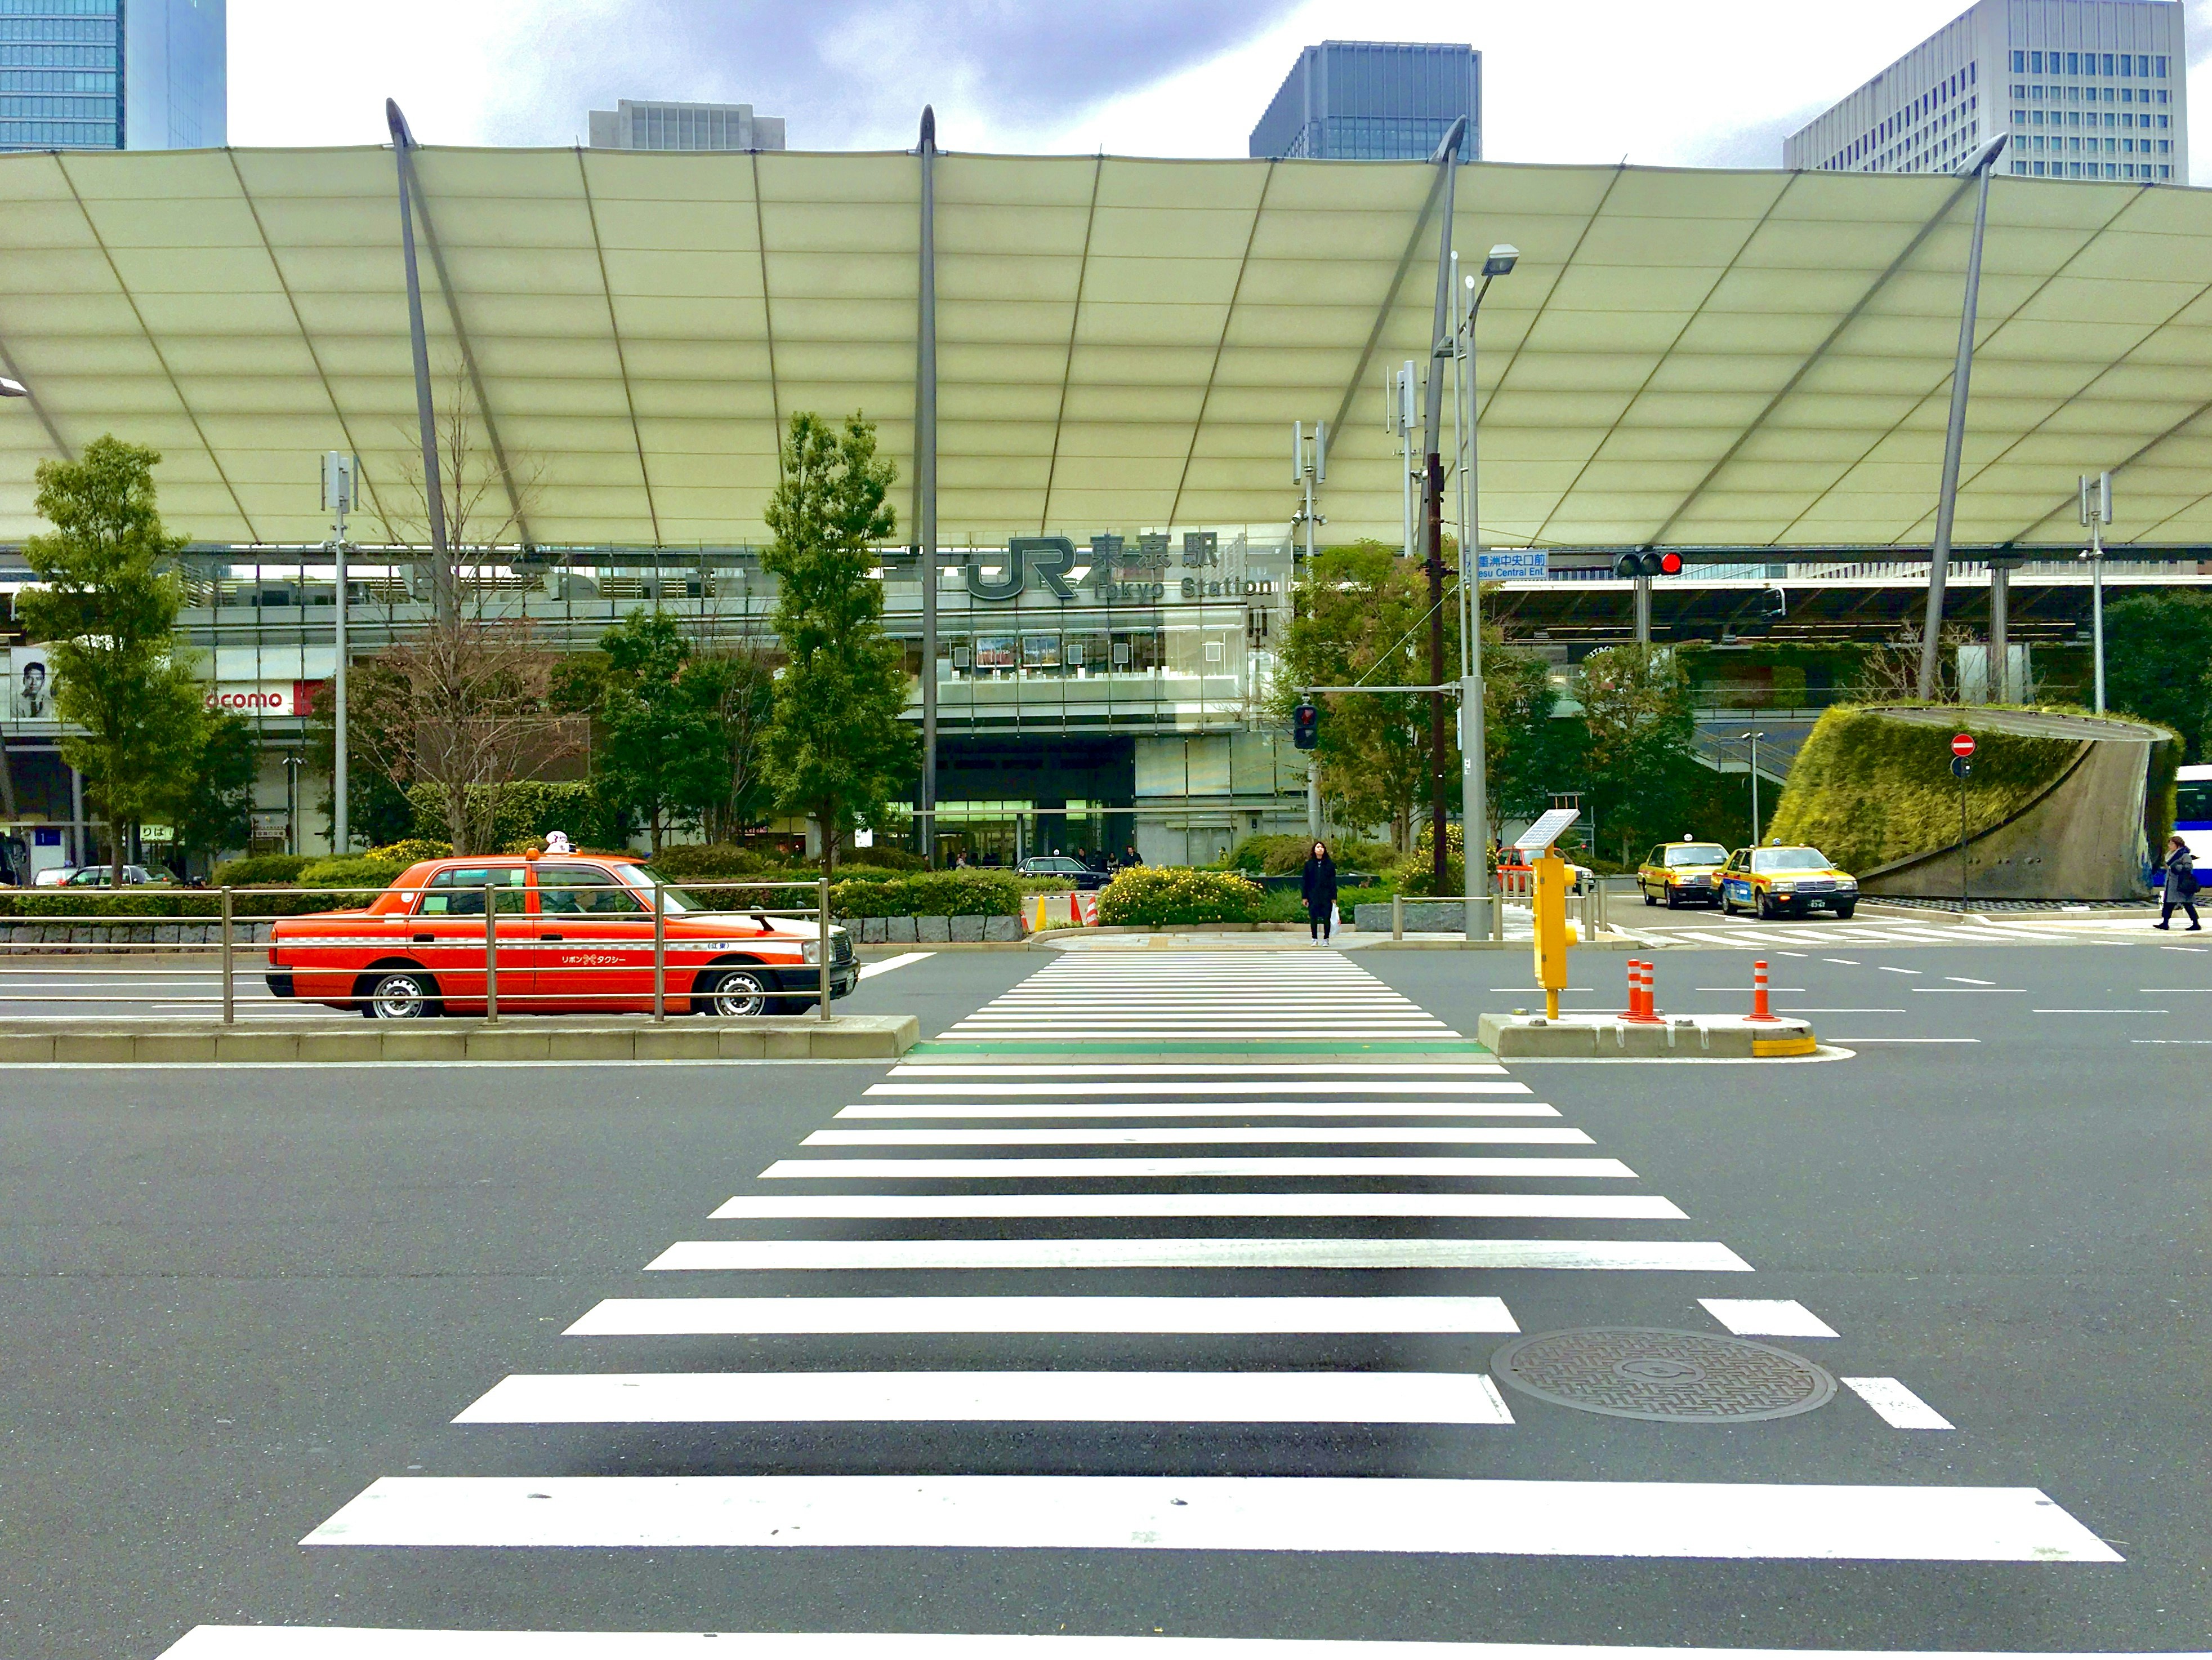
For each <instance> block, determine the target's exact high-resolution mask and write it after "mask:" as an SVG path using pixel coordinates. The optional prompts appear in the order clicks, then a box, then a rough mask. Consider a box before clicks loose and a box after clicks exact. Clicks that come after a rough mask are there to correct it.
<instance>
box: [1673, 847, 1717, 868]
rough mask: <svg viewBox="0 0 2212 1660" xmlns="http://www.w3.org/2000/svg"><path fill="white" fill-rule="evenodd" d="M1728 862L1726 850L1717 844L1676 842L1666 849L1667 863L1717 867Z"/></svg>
mask: <svg viewBox="0 0 2212 1660" xmlns="http://www.w3.org/2000/svg"><path fill="white" fill-rule="evenodd" d="M1727 861H1728V849H1727V848H1724V847H1723V846H1721V844H1720V843H1719V842H1675V843H1674V845H1672V846H1671V847H1669V848H1668V849H1667V863H1668V866H1675V865H1719V864H1725V863H1726V862H1727Z"/></svg>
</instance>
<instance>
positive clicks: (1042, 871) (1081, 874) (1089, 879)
mask: <svg viewBox="0 0 2212 1660" xmlns="http://www.w3.org/2000/svg"><path fill="white" fill-rule="evenodd" d="M1017 874H1019V875H1022V876H1035V877H1042V878H1044V879H1047V880H1049V881H1054V882H1058V881H1063V880H1064V881H1066V884H1067V885H1068V886H1069V887H1070V888H1073V889H1091V888H1103V887H1104V886H1105V885H1107V884H1108V883H1109V882H1110V881H1112V880H1113V878H1112V877H1110V876H1109V875H1108V874H1107V873H1105V872H1103V871H1097V870H1093V869H1091V866H1088V865H1086V864H1085V863H1084V862H1083V861H1082V860H1080V859H1073V858H1070V857H1069V856H1068V855H1067V854H1064V853H1054V854H1043V855H1041V856H1040V857H1037V858H1034V859H1024V860H1022V862H1021V865H1020V867H1019V869H1018V872H1017Z"/></svg>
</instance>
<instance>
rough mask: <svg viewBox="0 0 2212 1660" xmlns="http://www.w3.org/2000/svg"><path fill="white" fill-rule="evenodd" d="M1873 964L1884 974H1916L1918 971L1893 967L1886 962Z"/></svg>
mask: <svg viewBox="0 0 2212 1660" xmlns="http://www.w3.org/2000/svg"><path fill="white" fill-rule="evenodd" d="M1875 967H1876V968H1878V969H1880V970H1881V972H1882V973H1884V974H1917V973H1919V972H1920V970H1918V969H1893V968H1892V967H1890V966H1889V964H1887V963H1877V964H1875Z"/></svg>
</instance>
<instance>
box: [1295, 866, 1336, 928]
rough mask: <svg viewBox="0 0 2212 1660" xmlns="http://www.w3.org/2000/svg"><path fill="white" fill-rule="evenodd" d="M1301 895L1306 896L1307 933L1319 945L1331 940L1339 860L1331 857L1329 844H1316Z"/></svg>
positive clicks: (1334, 916) (1302, 884)
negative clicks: (1330, 931) (1337, 863)
mask: <svg viewBox="0 0 2212 1660" xmlns="http://www.w3.org/2000/svg"><path fill="white" fill-rule="evenodd" d="M1298 891H1300V892H1301V893H1302V894H1304V896H1305V902H1306V922H1307V932H1308V933H1309V934H1310V937H1311V938H1312V939H1313V940H1314V942H1315V943H1316V945H1318V944H1319V943H1320V942H1321V941H1322V940H1324V939H1328V933H1329V925H1330V924H1331V923H1332V922H1334V921H1335V920H1336V860H1334V859H1332V858H1330V857H1329V856H1328V843H1327V842H1315V843H1314V844H1313V851H1312V852H1311V853H1310V854H1308V855H1307V856H1306V869H1305V875H1304V878H1303V879H1301V880H1300V882H1299V885H1298Z"/></svg>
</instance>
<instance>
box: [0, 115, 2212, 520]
mask: <svg viewBox="0 0 2212 1660" xmlns="http://www.w3.org/2000/svg"><path fill="white" fill-rule="evenodd" d="M417 161H418V167H419V174H420V178H421V181H422V189H423V193H424V206H425V209H426V211H427V215H428V222H429V227H430V230H431V232H432V240H434V241H435V245H436V249H437V252H439V253H440V254H441V257H442V262H443V265H444V269H445V271H446V272H447V275H448V277H450V280H451V282H452V284H453V289H452V292H451V293H450V295H441V293H440V292H439V290H438V279H437V275H436V269H435V265H434V264H433V261H432V259H431V258H430V252H431V250H430V247H429V246H428V245H427V244H426V246H425V250H424V257H423V260H422V270H423V280H424V283H425V286H426V291H427V308H428V321H429V328H430V334H431V354H432V358H433V362H434V365H435V374H436V377H437V381H438V395H439V398H440V399H441V404H450V403H451V402H453V400H454V399H455V398H457V397H458V398H461V399H462V400H463V401H464V402H465V403H469V404H473V401H474V400H473V398H472V396H471V394H469V393H468V392H467V391H466V387H467V381H466V378H465V375H464V374H462V372H461V356H460V352H459V346H458V344H457V340H458V337H457V335H456V332H455V324H456V320H458V323H459V326H460V328H461V329H462V330H464V331H465V334H466V337H467V340H468V342H469V344H470V345H471V348H472V350H473V354H474V356H475V358H476V361H477V366H478V368H479V369H480V371H481V375H482V380H483V388H484V396H485V402H486V404H488V406H489V407H488V409H486V410H471V419H472V420H473V421H475V423H477V430H478V432H479V433H481V432H483V430H484V427H483V421H482V417H483V416H484V415H486V414H488V415H489V417H490V425H491V428H492V429H495V431H496V434H497V436H498V439H499V441H500V443H501V446H502V447H503V448H504V450H505V452H506V453H507V459H508V462H509V466H510V470H511V471H512V472H513V473H514V474H515V475H518V476H520V477H524V478H533V477H534V478H535V479H536V481H537V482H536V484H535V487H534V489H532V488H526V490H525V494H526V496H527V497H528V499H527V500H526V502H524V506H525V508H526V519H527V526H528V532H529V534H530V536H531V537H532V538H533V539H535V540H537V541H538V542H540V543H544V544H605V543H615V544H643V545H655V544H659V545H667V546H686V545H691V544H700V543H706V544H729V543H733V542H744V541H757V540H763V539H765V536H766V532H765V530H764V527H763V522H762V514H763V507H764V505H765V503H766V501H767V498H768V494H769V490H770V489H772V488H773V487H774V484H775V477H776V460H775V450H776V440H777V435H778V431H779V428H780V423H782V422H783V421H784V420H786V419H787V418H788V417H789V416H790V414H791V412H792V411H793V410H801V409H811V410H817V411H819V412H821V413H823V415H825V416H836V415H842V414H843V413H846V412H848V411H851V410H860V411H862V412H864V413H865V414H866V416H867V417H868V418H869V419H871V420H872V421H874V422H875V423H877V425H878V429H879V430H880V434H881V438H882V442H883V445H884V449H885V450H886V452H887V453H890V455H892V456H893V457H894V458H895V459H896V460H897V462H898V464H899V468H900V474H901V478H902V481H910V480H911V478H912V476H913V473H912V467H911V465H910V460H911V458H910V453H909V452H910V447H911V442H912V433H913V420H914V413H915V335H916V322H917V312H918V303H917V291H918V290H917V268H916V261H917V250H918V247H919V234H918V224H917V221H918V213H919V209H918V202H919V168H920V163H919V162H918V161H917V160H916V159H915V157H914V156H912V155H860V154H848V155H806V154H799V153H790V152H782V153H769V154H763V155H700V154H689V155H686V154H661V153H650V152H629V151H598V150H586V151H582V152H578V151H573V150H517V149H508V150H456V149H425V150H422V151H420V152H418V153H417ZM394 171H395V169H394V166H393V159H392V153H391V151H389V150H388V149H339V150H210V151H189V152H162V151H131V152H123V153H112V154H111V153H91V154H82V153H80V154H73V155H52V154H46V155H11V156H6V157H0V204H4V213H5V217H6V222H7V224H8V227H9V234H8V236H7V238H6V240H5V246H4V248H0V347H3V348H4V356H5V360H6V365H7V367H8V372H9V373H11V374H15V375H16V376H17V377H18V378H20V379H21V380H24V381H26V382H27V383H28V384H29V385H30V386H32V388H33V391H34V392H35V394H36V404H35V406H33V405H27V404H25V403H24V402H23V401H21V400H9V401H8V402H7V403H5V404H0V537H5V538H19V537H21V536H22V535H24V534H26V533H27V532H32V531H33V530H34V529H36V528H37V521H36V519H35V516H34V514H33V509H32V506H31V498H32V484H31V474H32V469H33V466H34V465H35V464H36V463H37V462H38V461H39V460H40V459H42V458H45V457H46V456H50V455H53V454H56V453H61V451H62V450H64V449H69V450H74V449H76V448H77V447H82V445H83V444H84V443H85V442H86V441H88V440H89V439H91V438H93V437H94V436H96V435H99V434H100V433H103V432H113V433H115V434H117V435H119V436H123V437H126V438H130V439H133V440H136V441H143V442H146V443H150V444H152V445H154V446H155V447H157V448H159V449H160V450H161V452H162V453H163V455H164V457H165V458H166V459H165V461H164V465H163V466H162V469H161V474H160V478H161V489H162V508H163V512H164V515H165V517H166V518H167V520H168V521H169V523H170V525H171V526H172V527H173V529H176V530H178V531H180V532H185V533H187V534H189V535H191V536H192V537H193V538H197V539H200V540H204V541H216V542H241V543H243V542H257V541H258V542H284V541H314V540H319V539H321V538H325V537H327V536H328V534H329V529H328V525H327V521H326V520H325V517H324V515H323V514H322V513H321V511H320V508H319V489H318V477H319V473H318V468H319V462H318V459H317V458H318V456H319V453H320V452H322V451H324V450H326V449H348V448H349V449H352V450H355V451H356V452H358V453H359V454H360V455H361V456H362V459H363V463H364V468H365V471H366V473H367V477H368V487H369V494H370V495H371V496H372V498H373V503H372V505H373V506H376V507H380V508H383V509H384V510H386V511H387V512H389V513H391V514H392V515H393V516H394V518H395V519H398V518H406V517H410V516H418V515H415V514H410V512H409V504H410V501H411V499H412V494H413V493H412V490H411V489H410V485H409V483H408V482H407V481H408V477H409V462H410V454H419V451H418V449H417V436H416V426H415V395H414V385H413V380H412V368H411V361H410V352H409V344H408V325H407V309H406V302H405V289H404V274H403V269H402V265H401V260H400V254H399V219H398V209H397V204H396V191H395V180H394ZM1433 177H1434V169H1432V168H1431V167H1427V166H1425V165H1423V164H1419V163H1411V162H1408V163H1384V162H1362V163H1346V162H1328V161H1318V162H1316V161H1277V162H1269V161H1125V160H1118V159H1114V158H1107V157H1098V158H1093V157H1040V156H981V155H951V156H945V157H943V158H941V159H940V160H939V163H938V174H937V202H938V217H937V246H938V271H939V276H938V284H939V334H940V343H941V344H940V348H939V364H940V369H939V386H940V394H939V396H940V410H941V415H940V421H941V429H940V438H939V454H940V457H941V460H940V469H941V480H942V483H941V491H942V495H941V508H940V523H941V527H942V531H943V536H944V540H945V542H946V543H947V544H957V543H959V542H962V541H963V540H968V539H970V538H972V539H973V540H975V541H976V542H978V543H992V542H996V541H999V540H1001V539H1002V538H1005V537H1006V536H1007V535H1009V534H1036V533H1039V532H1048V533H1049V532H1066V533H1067V534H1071V535H1073V536H1074V537H1076V538H1078V539H1079V540H1080V539H1082V538H1085V537H1087V536H1088V535H1090V534H1091V533H1092V532H1097V531H1100V530H1119V531H1124V532H1132V531H1136V530H1140V529H1144V528H1146V527H1155V528H1161V527H1166V526H1170V525H1172V526H1177V527H1181V526H1224V525H1252V526H1279V525H1283V524H1285V521H1286V520H1288V519H1289V516H1290V514H1291V510H1292V508H1293V507H1294V505H1295V500H1296V498H1295V494H1294V491H1293V489H1292V487H1291V472H1290V425H1291V422H1292V421H1294V420H1304V421H1306V422H1309V423H1310V422H1312V421H1314V420H1316V419H1326V420H1329V421H1331V422H1332V423H1334V422H1335V421H1336V420H1337V419H1338V417H1339V415H1340V412H1344V413H1345V414H1346V422H1345V424H1344V426H1343V428H1342V429H1340V431H1338V432H1337V434H1336V435H1335V441H1334V444H1333V446H1332V453H1331V455H1330V461H1329V476H1328V483H1327V486H1326V488H1325V489H1324V491H1323V496H1322V511H1323V512H1324V513H1326V514H1327V515H1328V520H1329V526H1328V536H1329V538H1330V539H1332V540H1335V539H1341V538H1349V537H1352V536H1356V535H1375V536H1379V537H1382V538H1385V539H1387V540H1395V539H1396V538H1397V536H1398V533H1399V525H1400V471H1401V466H1400V462H1399V459H1398V457H1397V455H1396V453H1395V443H1394V441H1392V440H1391V439H1390V438H1389V437H1388V436H1386V435H1385V434H1384V433H1383V430H1382V426H1381V418H1380V405H1381V396H1380V392H1379V386H1380V380H1381V377H1382V374H1383V368H1384V365H1386V364H1389V363H1395V362H1399V361H1401V360H1403V359H1405V358H1407V357H1420V356H1423V355H1424V354H1425V350H1426V347H1427V344H1428V335H1429V318H1430V312H1431V305H1432V302H1433V295H1434V281H1435V278H1434V271H1435V265H1434V260H1435V246H1436V228H1435V227H1434V225H1433V224H1430V225H1427V226H1426V227H1425V228H1423V225H1422V220H1423V212H1424V206H1425V204H1426V203H1427V201H1428V200H1429V196H1430V186H1431V181H1432V179H1433ZM1458 191H1459V196H1458V209H1457V222H1456V225H1455V243H1456V246H1458V247H1459V248H1460V249H1461V251H1462V253H1463V254H1466V255H1468V256H1469V259H1470V264H1471V265H1472V264H1478V263H1479V257H1480V253H1481V252H1482V251H1483V250H1485V249H1486V248H1488V247H1489V246H1491V245H1492V243H1494V242H1500V241H1505V242H1511V243H1514V244H1516V246H1518V247H1519V248H1520V249H1521V251H1522V262H1521V265H1520V269H1519V270H1518V271H1516V273H1515V274H1514V275H1513V276H1511V277H1509V278H1506V279H1504V280H1502V281H1501V282H1500V283H1498V285H1497V286H1496V287H1495V288H1494V289H1492V292H1491V295H1490V298H1489V300H1488V301H1487V302H1486V306H1485V308H1484V310H1483V313H1482V320H1481V328H1480V351H1481V361H1480V375H1479V385H1480V395H1481V398H1482V402H1483V417H1482V428H1481V431H1482V448H1481V459H1482V469H1481V483H1482V527H1483V528H1482V534H1483V537H1484V538H1485V539H1486V541H1488V542H1490V543H1492V544H1505V545H1514V544H1528V543H1534V544H1539V545H1552V546H1557V545H1589V544H1650V543H1658V544H1682V545H1699V544H1762V545H1763V544H1790V545H1814V546H1818V545H1828V544H1906V545H1910V544H1925V542H1926V541H1927V539H1928V538H1929V535H1930V529H1931V526H1932V522H1933V516H1934V507H1935V500H1936V485H1937V476H1938V472H1939V470H1940V465H1941V460H1942V437H1943V424H1944V419H1945V414H1946V408H1947V404H1948V396H1949V380H1950V374H1951V362H1952V356H1953V353H1954V349H1955V346H1956V343H1957V331H1958V317H1959V308H1960V293H1961V273H1962V271H1963V270H1964V266H1965V258H1966V237H1967V230H1968V226H1969V223H1970V219H1971V213H1972V198H1971V196H1970V195H1969V194H1967V193H1966V186H1965V185H1962V183H1961V181H1960V180H1958V179H1952V178H1948V177H1942V176H1924V177H1886V176H1867V175H1850V174H1831V173H1739V172H1720V171H1681V172H1676V171H1665V170H1654V169H1643V168H1626V167H1624V168H1612V167H1508V166H1496V165H1477V166H1474V167H1467V168H1464V169H1462V171H1461V174H1460V182H1459V186H1458ZM1417 231H1418V234H1417ZM1401 263H1402V265H1403V267H1404V274H1403V277H1402V280H1401V279H1400V277H1399V273H1400V271H1401ZM1394 289H1395V293H1394ZM1378 318H1379V319H1380V324H1381V326H1380V328H1379V331H1378V330H1377V321H1378ZM2208 322H2212V195H2208V193H2207V192H2201V191H2195V190H2186V189H2176V188H2173V187H2171V186H2162V187H2155V188H2144V187H2138V186H2131V185H2118V184H2073V183H2068V184H2057V183H2051V182H2045V181H2039V180H2018V179H2009V178H2004V179H1998V180H1997V181H1996V185H1995V187H1994V192H1993V195H1992V199H1991V204H1990V240H1989V250H1988V257H1987V263H1986V271H1985V276H1984V286H1983V294H1982V302H1981V329H1980V347H1979V354H1978V358H1977V367H1976V370H1975V374H1974V380H1973V393H1974V396H1973V400H1972V410H1971V415H1970V423H1969V429H1968V437H1967V443H1966V467H1965V483H1964V489H1963V495H1962V497H1961V502H1960V520H1959V526H1958V532H1957V535H1958V539H1959V540H1960V543H1962V544H1974V543H1988V542H2003V541H2009V540H2013V539H2015V538H2020V539H2027V540H2030V541H2042V542H2057V543H2065V542H2068V541H2070V540H2071V539H2072V538H2074V537H2075V533H2076V530H2075V513H2074V507H2073V499H2074V488H2075V475H2076V474H2077V473H2080V472H2083V471H2098V470H2100V469H2104V468H2112V469H2115V470H2117V471H2119V477H2118V480H2117V481H2116V484H2115V489H2116V493H2117V496H2118V516H2119V519H2120V521H2121V522H2120V524H2119V526H2118V527H2117V528H2116V532H2115V535H2116V539H2122V540H2132V539H2140V540H2144V541H2157V542H2189V541H2212V489H2208V482H2207V480H2208V475H2207V468H2206V463H2207V461H2208V459H2212V441H2208V435H2207V433H2206V431H2205V427H2204V420H2203V417H2204V416H2205V414H2206V411H2207V410H2208V408H2212V326H2208ZM416 465H417V466H419V461H418V462H416ZM494 490H495V499H496V496H497V487H496V486H495V487H494ZM896 500H897V502H898V504H899V507H900V532H901V534H902V535H904V534H907V533H908V532H909V531H910V514H908V511H907V508H908V494H907V488H906V483H905V482H902V485H901V487H900V489H899V491H898V493H897V496H896ZM503 513H504V506H503V503H502V505H501V507H500V508H499V509H498V510H497V512H496V513H495V514H494V516H495V517H497V516H501V515H502V514H503ZM368 519H369V522H368V523H367V524H363V523H362V522H361V520H358V519H357V520H356V524H355V530H356V534H357V535H358V536H359V537H360V538H362V539H374V538H375V537H376V534H377V521H376V516H375V514H374V513H372V514H370V515H369V516H368Z"/></svg>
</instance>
